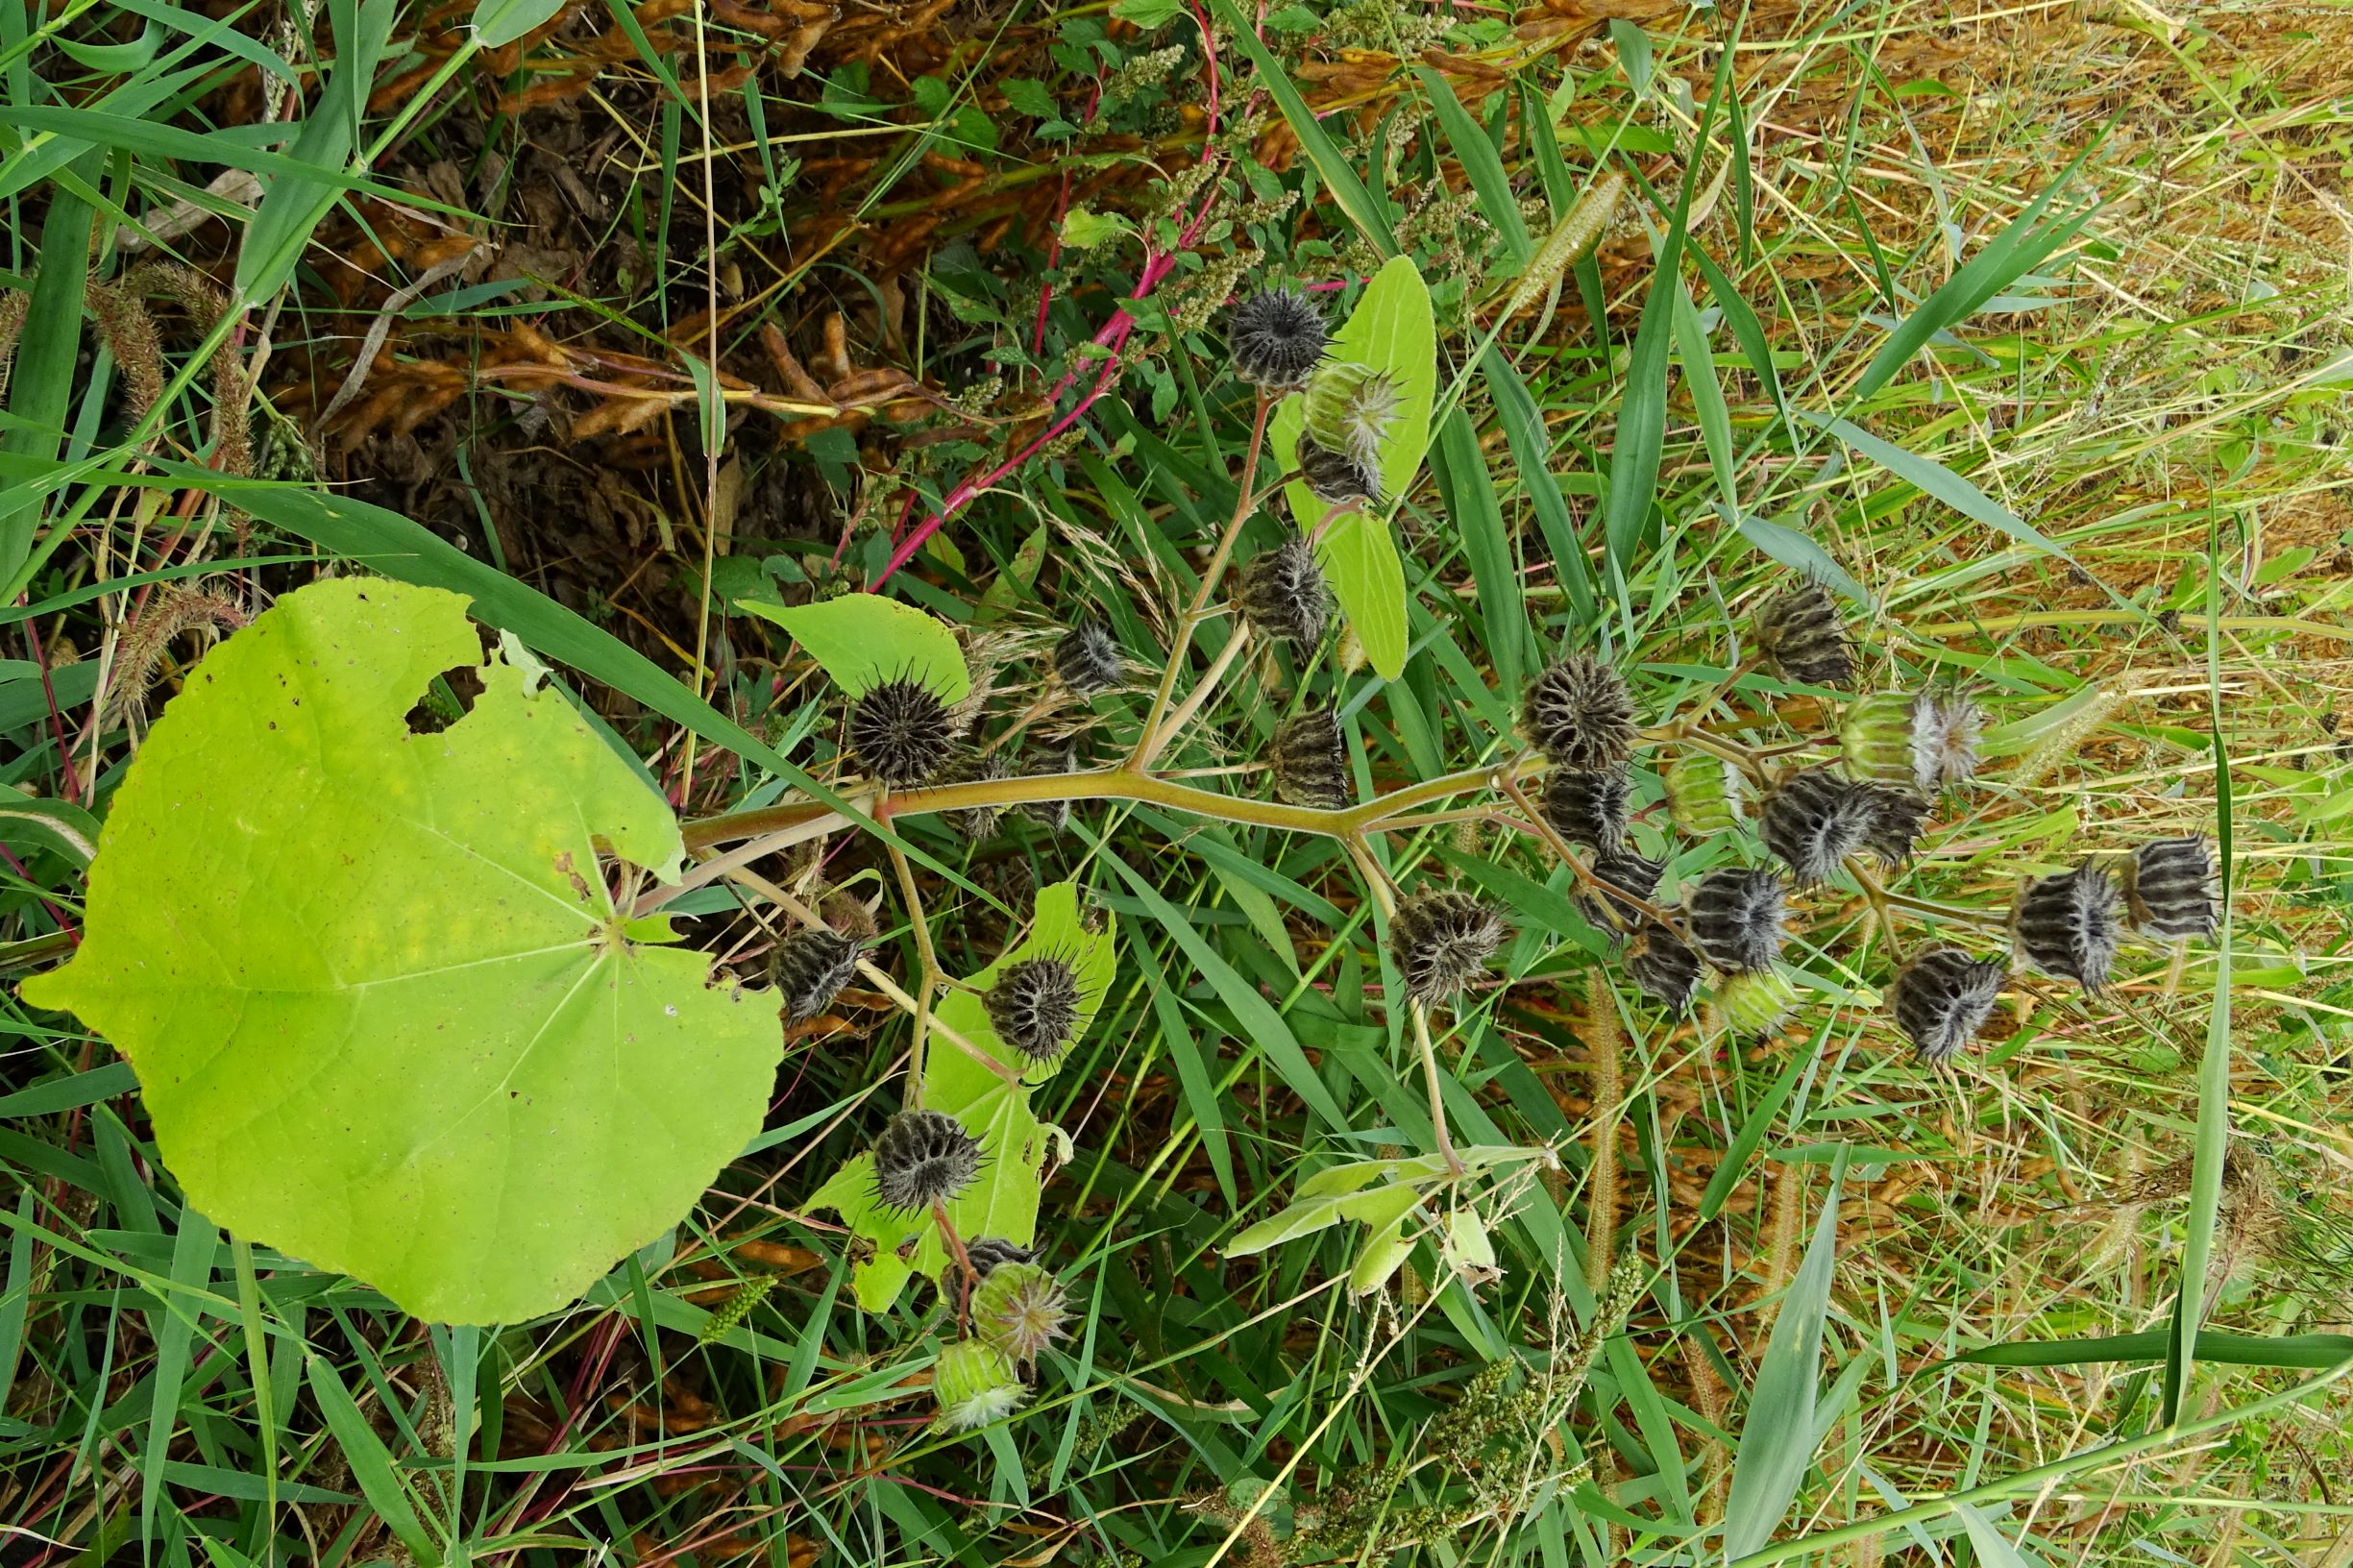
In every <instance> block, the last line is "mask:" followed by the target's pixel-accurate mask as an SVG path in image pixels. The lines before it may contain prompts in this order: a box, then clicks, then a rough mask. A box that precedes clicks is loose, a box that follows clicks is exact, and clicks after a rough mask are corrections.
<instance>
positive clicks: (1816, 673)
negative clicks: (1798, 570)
mask: <svg viewBox="0 0 2353 1568" xmlns="http://www.w3.org/2000/svg"><path fill="white" fill-rule="evenodd" d="M1754 635H1755V639H1756V646H1757V648H1758V649H1761V650H1762V651H1763V653H1764V655H1765V657H1766V658H1768V659H1770V660H1772V661H1773V667H1774V668H1775V669H1776V670H1777V671H1779V672H1780V674H1781V678H1782V679H1784V680H1793V681H1800V682H1802V683H1803V684H1805V685H1808V686H1829V687H1833V688H1840V687H1844V686H1846V685H1847V684H1848V683H1850V682H1851V681H1852V680H1853V679H1854V644H1853V641H1852V640H1851V638H1850V637H1849V636H1848V635H1847V625H1846V622H1845V621H1844V620H1842V619H1841V618H1840V616H1839V613H1838V604H1837V602H1836V601H1835V600H1832V599H1831V598H1830V591H1829V590H1828V589H1827V588H1825V587H1824V586H1823V585H1822V584H1821V583H1820V582H1818V581H1815V580H1814V579H1812V578H1810V577H1809V578H1807V579H1806V580H1805V581H1804V582H1802V583H1800V584H1799V585H1798V586H1797V587H1795V588H1791V589H1787V590H1785V591H1784V592H1782V593H1779V594H1776V595H1775V596H1774V597H1773V598H1771V599H1769V600H1765V602H1764V603H1762V604H1760V605H1758V606H1757V610H1756V620H1755V623H1754Z"/></svg>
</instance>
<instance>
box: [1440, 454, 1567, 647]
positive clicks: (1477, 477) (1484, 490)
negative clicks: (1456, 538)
mask: <svg viewBox="0 0 2353 1568" xmlns="http://www.w3.org/2000/svg"><path fill="white" fill-rule="evenodd" d="M1436 456H1437V462H1436V464H1435V467H1436V470H1437V478H1438V493H1439V495H1440V496H1441V497H1442V498H1443V499H1444V501H1445V503H1446V513H1447V517H1448V520H1449V521H1451V522H1452V523H1453V524H1454V526H1455V527H1456V528H1457V529H1458V530H1459V531H1460V533H1461V535H1462V551H1463V553H1464V554H1465V555H1467V556H1468V557H1469V558H1470V563H1471V576H1472V578H1473V580H1474V581H1476V582H1477V583H1478V585H1479V617H1480V620H1481V621H1482V622H1483V623H1484V630H1485V633H1486V635H1485V636H1484V637H1483V639H1482V641H1483V642H1484V643H1485V644H1486V647H1487V654H1488V656H1489V657H1490V658H1492V659H1493V660H1494V661H1495V678H1496V680H1497V682H1498V684H1500V685H1501V686H1502V688H1503V689H1504V690H1505V691H1507V692H1516V691H1518V690H1519V689H1520V675H1521V672H1522V670H1523V669H1524V668H1525V664H1526V658H1527V653H1528V609H1527V606H1526V604H1525V603H1523V602H1522V600H1521V598H1520V570H1519V563H1518V562H1517V561H1515V560H1514V559H1513V558H1512V554H1511V541H1510V539H1509V538H1508V537H1507V535H1506V534H1505V532H1504V513H1503V506H1502V504H1501V503H1500V502H1497V500H1496V498H1495V479H1494V477H1493V476H1492V475H1490V474H1489V473H1488V472H1487V459H1486V454H1485V453H1482V452H1481V451H1480V450H1479V435H1478V432H1477V431H1475V430H1474V429H1471V416H1470V415H1469V414H1467V413H1464V412H1463V411H1462V410H1461V409H1460V408H1457V409H1456V410H1455V411H1454V412H1453V413H1451V414H1449V415H1447V416H1446V423H1445V424H1444V425H1442V426H1440V427H1439V428H1438V445H1437V453H1436ZM1539 478H1542V476H1539Z"/></svg>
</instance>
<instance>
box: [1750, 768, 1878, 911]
mask: <svg viewBox="0 0 2353 1568" xmlns="http://www.w3.org/2000/svg"><path fill="white" fill-rule="evenodd" d="M1886 805H1887V802H1885V801H1884V800H1882V799H1881V798H1880V797H1879V796H1878V795H1877V794H1876V793H1875V786H1872V785H1865V784H1857V783H1855V782H1854V781H1853V780H1852V779H1849V778H1845V777H1842V776H1840V775H1839V774H1838V773H1836V772H1832V771H1831V770H1829V769H1828V768H1807V769H1804V770H1802V771H1801V772H1795V773H1792V774H1791V775H1790V776H1789V777H1788V778H1786V779H1784V780H1782V781H1781V785H1780V787H1779V788H1778V789H1776V790H1775V791H1774V792H1773V793H1772V794H1771V795H1768V796H1765V802H1764V806H1763V808H1762V810H1761V811H1760V812H1759V814H1758V815H1759V827H1760V830H1761V832H1762V835H1763V838H1764V841H1765V847H1766V848H1768V849H1770V850H1772V851H1773V853H1774V854H1775V855H1776V856H1777V858H1778V859H1779V860H1780V861H1781V863H1782V864H1783V865H1785V866H1787V867H1788V868H1789V869H1790V870H1791V872H1792V873H1793V874H1795V875H1796V877H1797V879H1798V883H1799V885H1800V886H1801V887H1819V886H1820V885H1822V884H1823V883H1825V882H1827V881H1828V880H1829V879H1830V878H1831V876H1832V875H1833V874H1835V873H1836V872H1837V870H1838V869H1839V867H1840V866H1842V865H1844V864H1845V862H1846V859H1847V857H1848V856H1849V855H1851V854H1853V853H1854V852H1855V851H1857V850H1859V849H1861V848H1863V847H1865V846H1866V845H1868V844H1870V843H1871V841H1872V835H1873V831H1874V829H1875V826H1877V825H1878V823H1879V821H1880V818H1881V814H1882V812H1883V811H1884V810H1885V808H1886Z"/></svg>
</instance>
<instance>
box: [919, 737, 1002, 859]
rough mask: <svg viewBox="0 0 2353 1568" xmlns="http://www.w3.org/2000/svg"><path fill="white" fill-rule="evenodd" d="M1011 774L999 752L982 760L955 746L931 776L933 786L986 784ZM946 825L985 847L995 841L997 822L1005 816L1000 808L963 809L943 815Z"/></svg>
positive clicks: (969, 749)
mask: <svg viewBox="0 0 2353 1568" xmlns="http://www.w3.org/2000/svg"><path fill="white" fill-rule="evenodd" d="M1012 776H1013V770H1012V769H1011V768H1010V767H1008V766H1007V765H1006V762H1005V757H1004V754H1003V753H1002V752H997V751H992V752H990V753H989V754H987V755H986V756H983V755H982V754H981V753H980V752H979V751H978V750H977V749H975V748H974V747H968V746H959V747H957V748H956V752H955V755H954V756H953V757H952V758H951V759H950V760H949V761H948V763H947V765H946V766H945V767H944V768H942V769H941V770H940V771H939V772H936V773H934V774H933V775H932V778H931V782H932V783H934V784H987V783H993V782H994V781H995V780H998V779H1003V778H1011V777H1012ZM945 816H946V818H947V821H948V825H949V826H950V827H953V828H954V829H955V830H956V831H957V832H959V833H961V834H963V835H964V836H965V837H966V838H968V839H969V840H971V841H972V842H973V843H974V844H985V843H987V842H988V841H989V840H991V839H993V838H994V837H996V830H997V826H998V824H999V822H1001V821H1003V819H1004V816H1005V808H1004V807H1003V806H963V807H959V808H958V809H957V810H954V811H951V812H947V813H945Z"/></svg>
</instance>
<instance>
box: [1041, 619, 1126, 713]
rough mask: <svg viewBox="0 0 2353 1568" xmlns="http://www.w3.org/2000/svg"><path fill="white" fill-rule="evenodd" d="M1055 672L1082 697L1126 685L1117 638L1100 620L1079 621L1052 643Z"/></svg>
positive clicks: (1114, 689)
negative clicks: (1060, 639)
mask: <svg viewBox="0 0 2353 1568" xmlns="http://www.w3.org/2000/svg"><path fill="white" fill-rule="evenodd" d="M1054 674H1057V675H1060V676H1061V677H1062V683H1063V684H1064V685H1065V686H1067V687H1069V688H1070V689H1071V690H1072V691H1074V692H1076V693H1078V695H1079V696H1081V697H1093V696H1095V695H1096V694H1097V693H1100V692H1110V691H1116V690H1118V688H1119V687H1120V686H1121V685H1123V684H1125V681H1124V678H1123V676H1122V674H1121V668H1120V659H1119V641H1118V639H1117V638H1115V637H1114V636H1113V635H1112V633H1111V627H1109V626H1107V625H1104V624H1103V623H1102V622H1100V621H1081V622H1080V623H1079V624H1078V625H1075V626H1072V627H1071V628H1070V629H1069V630H1068V631H1067V632H1065V633H1064V634H1063V639H1062V641H1061V642H1059V643H1056V644H1055V645H1054Z"/></svg>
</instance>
